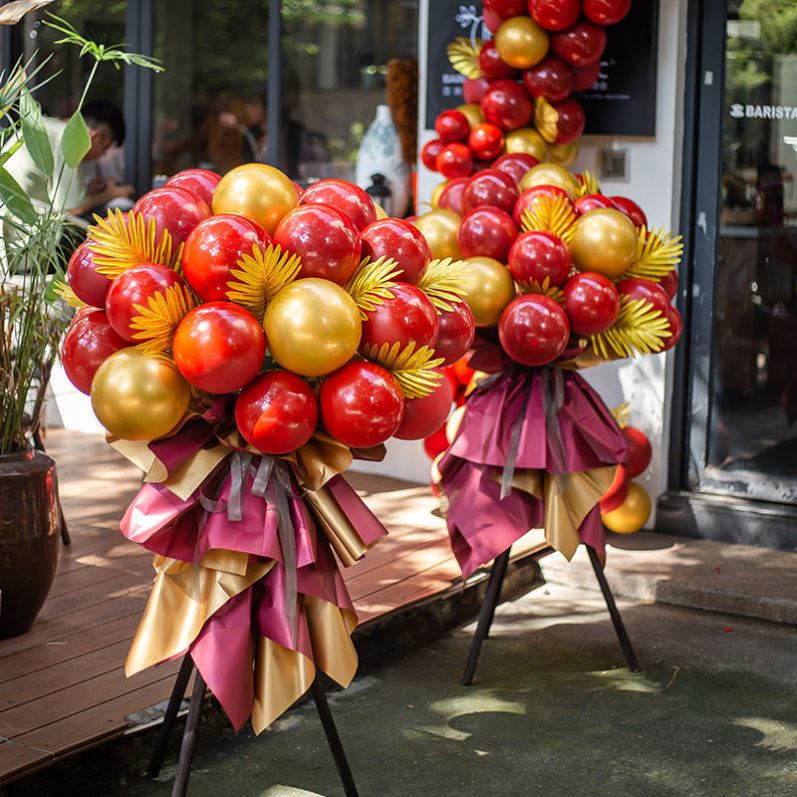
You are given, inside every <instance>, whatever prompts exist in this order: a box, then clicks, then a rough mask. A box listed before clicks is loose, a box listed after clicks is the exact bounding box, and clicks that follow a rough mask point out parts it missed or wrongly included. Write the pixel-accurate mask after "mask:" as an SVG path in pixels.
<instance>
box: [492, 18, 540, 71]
mask: <svg viewBox="0 0 797 797" xmlns="http://www.w3.org/2000/svg"><path fill="white" fill-rule="evenodd" d="M495 47H496V49H497V50H498V55H500V56H501V60H502V61H503V62H504V63H505V64H509V66H511V67H513V68H515V69H529V68H530V67H532V66H534V65H535V64H539V63H540V61H542V59H543V58H545V55H546V54H547V52H548V34H547V33H546V32H545V31H544V30H543V29H542V28H541V27H540V26H539V25H538V24H537V23H536V22H535V21H534V20H533V19H531V17H511V18H510V19H508V20H506V21H505V22H503V23H502V24H501V27H500V28H498V32H497V33H496V34H495Z"/></svg>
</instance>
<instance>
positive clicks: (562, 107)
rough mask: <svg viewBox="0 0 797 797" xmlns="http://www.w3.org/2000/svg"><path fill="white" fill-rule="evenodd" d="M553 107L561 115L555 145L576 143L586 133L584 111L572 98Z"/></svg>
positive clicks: (557, 124) (557, 125)
mask: <svg viewBox="0 0 797 797" xmlns="http://www.w3.org/2000/svg"><path fill="white" fill-rule="evenodd" d="M553 107H554V109H555V110H556V112H557V113H558V114H559V119H558V121H557V123H556V141H555V142H554V143H555V144H569V143H570V142H571V141H575V140H576V139H577V138H578V137H579V136H580V135H581V134H582V133H583V132H584V125H585V124H586V121H587V120H586V117H585V116H584V109H583V108H582V107H581V105H580V104H579V103H578V102H577V101H576V100H574V99H572V98H571V99H569V100H565V101H564V102H560V103H558V104H555V105H554V106H553Z"/></svg>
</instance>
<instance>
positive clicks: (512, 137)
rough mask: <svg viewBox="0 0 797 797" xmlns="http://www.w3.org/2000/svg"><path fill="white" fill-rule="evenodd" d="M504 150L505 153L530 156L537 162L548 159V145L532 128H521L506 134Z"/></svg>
mask: <svg viewBox="0 0 797 797" xmlns="http://www.w3.org/2000/svg"><path fill="white" fill-rule="evenodd" d="M504 148H505V149H506V151H507V152H520V153H523V154H524V155H531V156H533V157H535V158H536V159H537V160H538V161H544V160H546V159H547V157H548V145H547V144H546V143H545V139H544V138H543V137H542V136H541V135H540V134H539V132H538V131H537V130H535V129H534V128H533V127H521V128H520V129H519V130H513V131H512V132H511V133H507V135H506V139H505V145H504Z"/></svg>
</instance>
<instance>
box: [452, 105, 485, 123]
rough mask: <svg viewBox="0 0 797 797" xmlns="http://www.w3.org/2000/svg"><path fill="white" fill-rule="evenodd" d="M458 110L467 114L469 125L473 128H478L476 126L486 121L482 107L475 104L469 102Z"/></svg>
mask: <svg viewBox="0 0 797 797" xmlns="http://www.w3.org/2000/svg"><path fill="white" fill-rule="evenodd" d="M457 110H458V111H461V112H462V113H464V114H465V118H466V119H467V120H468V124H469V125H470V126H471V127H476V125H480V124H481V123H482V122H483V121H484V114H483V113H482V109H481V106H479V105H476V103H475V102H469V103H467V105H460V106H459V107H458V108H457Z"/></svg>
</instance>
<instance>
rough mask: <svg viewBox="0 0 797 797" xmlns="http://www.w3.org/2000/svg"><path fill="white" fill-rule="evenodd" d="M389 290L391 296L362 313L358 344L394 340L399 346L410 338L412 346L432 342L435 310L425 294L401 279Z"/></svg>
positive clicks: (362, 345)
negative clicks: (364, 314)
mask: <svg viewBox="0 0 797 797" xmlns="http://www.w3.org/2000/svg"><path fill="white" fill-rule="evenodd" d="M390 292H391V293H392V294H393V298H392V299H385V300H384V301H383V302H382V304H380V305H377V306H376V308H374V309H373V310H370V311H368V312H367V313H366V316H367V318H366V320H365V321H363V334H362V343H361V347H363V349H364V347H366V346H382V345H383V344H384V343H387V344H390V345H392V344H393V343H396V342H398V343H400V344H401V348H402V349H403V348H404V347H405V346H407V345H409V344H410V343H412V342H413V341H414V342H415V346H416V348H420V347H421V346H434V343H435V341H436V340H437V333H438V329H439V321H438V316H437V310H436V309H435V307H434V305H433V304H432V303H431V301H429V299H428V297H427V296H426V294H425V293H424V292H423V291H422V290H420V289H419V288H416V287H415V286H414V285H407V284H406V283H403V282H397V283H396V285H395V286H394V287H392V288H391V289H390Z"/></svg>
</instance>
